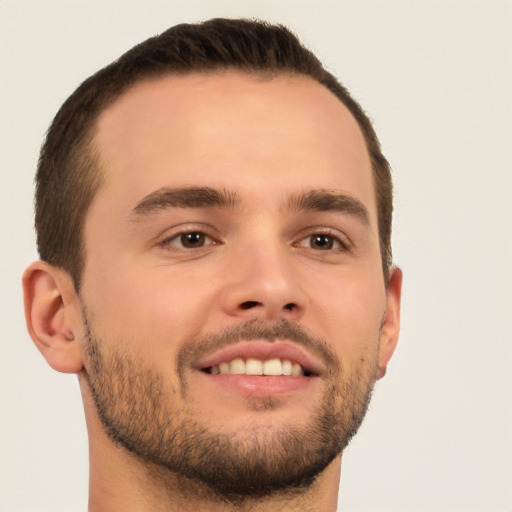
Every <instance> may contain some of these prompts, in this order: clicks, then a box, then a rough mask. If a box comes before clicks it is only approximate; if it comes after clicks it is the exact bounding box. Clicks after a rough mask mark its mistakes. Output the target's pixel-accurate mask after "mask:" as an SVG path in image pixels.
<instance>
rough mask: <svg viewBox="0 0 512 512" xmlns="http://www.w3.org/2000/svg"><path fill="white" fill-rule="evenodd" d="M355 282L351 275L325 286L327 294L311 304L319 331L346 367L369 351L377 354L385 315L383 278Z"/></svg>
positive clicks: (318, 295)
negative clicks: (330, 343)
mask: <svg viewBox="0 0 512 512" xmlns="http://www.w3.org/2000/svg"><path fill="white" fill-rule="evenodd" d="M369 276H370V277H369V278H366V279H364V280H361V279H353V278H352V279H351V278H349V277H348V276H344V278H340V279H339V280H333V281H331V282H330V283H325V285H324V287H323V293H322V294H317V297H318V298H317V300H314V301H312V302H311V306H312V307H311V315H312V316H315V317H316V320H315V324H316V326H317V328H318V329H320V330H319V332H321V333H323V334H324V336H325V337H326V338H327V340H329V341H331V342H332V344H333V348H334V350H335V351H336V352H337V354H338V357H339V358H340V360H341V362H342V364H345V365H347V364H348V362H349V361H355V360H357V359H360V358H361V357H363V354H367V353H368V352H369V351H370V352H374V353H375V354H377V349H378V340H379V329H380V327H381V323H382V319H383V316H384V312H385V307H386V301H385V290H384V285H383V283H381V279H379V276H377V277H376V278H375V279H372V278H371V274H369Z"/></svg>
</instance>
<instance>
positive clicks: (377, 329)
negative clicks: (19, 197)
mask: <svg viewBox="0 0 512 512" xmlns="http://www.w3.org/2000/svg"><path fill="white" fill-rule="evenodd" d="M37 180H38V185H37V198H36V226H37V229H38V243H39V248H40V252H41V258H42V260H44V262H43V263H37V264H36V265H35V266H33V267H32V268H31V270H29V271H27V273H26V276H25V291H26V311H27V318H28V319H29V320H28V323H29V330H30V332H31V334H32V337H33V338H34V340H36V343H37V344H38V347H39V348H40V349H41V351H42V352H43V354H44V355H45V357H46V358H47V360H48V361H49V362H50V364H51V365H52V366H53V367H54V368H56V369H58V370H60V371H67V372H71V371H72V372H76V373H79V375H80V381H81V386H82V393H83V396H84V401H85V404H86V416H87V417H88V425H89V431H90V433H91V432H92V434H91V439H92V442H94V443H97V442H98V441H97V440H98V439H99V438H101V439H109V440H110V441H109V442H111V443H112V444H113V445H115V446H121V447H123V449H124V450H126V451H127V453H130V454H133V455H134V456H135V457H136V458H137V460H138V461H139V462H140V461H143V462H144V464H145V466H146V469H148V468H149V469H150V473H151V474H152V475H154V477H155V479H160V480H161V481H165V482H167V483H168V484H169V482H170V481H171V480H172V479H175V478H176V477H177V475H180V477H183V478H186V479H188V481H189V483H190V482H195V483H196V484H197V485H199V486H203V488H204V486H206V487H207V488H208V489H210V490H212V491H213V493H214V494H215V495H216V496H218V497H220V498H221V499H230V500H240V499H243V497H251V498H257V497H262V496H267V495H270V494H272V493H275V492H278V491H283V492H284V491H290V490H293V489H295V490H296V489H304V488H307V487H310V486H311V485H313V483H314V482H315V480H316V479H317V477H318V475H320V474H323V473H324V472H325V471H327V470H328V468H329V467H332V464H333V461H335V460H338V459H337V457H338V456H339V455H340V453H341V452H342V450H343V449H344V447H345V446H346V445H347V443H348V441H349V439H350V438H351V437H352V435H354V433H355V432H356V430H357V428H358V426H359V424H360V422H361V420H362V418H363V416H364V413H365V411H366V407H367V405H368V403H369V399H370V395H371V391H372V388H373V385H374V383H375V381H376V380H377V379H378V378H379V377H381V376H382V375H384V373H385V369H386V365H387V363H388V361H389V359H390V357H391V355H392V353H393V351H394V348H395V345H396V341H397V336H398V326H399V299H400V286H401V275H400V272H399V271H398V270H397V269H392V268H391V267H390V241H389V238H390V229H391V210H392V207H391V180H390V175H389V168H388V165H387V162H386V160H385V159H384V157H383V156H382V154H381V151H380V148H379V144H378V141H377V139H376V136H375V134H374V132H373V129H372V127H371V125H370V122H369V121H368V119H367V117H366V116H365V115H364V113H363V111H362V110H361V108H360V107H359V106H358V105H357V103H355V102H354V101H353V100H352V99H351V98H350V96H349V95H348V93H347V92H346V90H345V89H344V88H343V87H342V86H341V85H340V84H339V83H338V82H337V81H336V80H335V79H334V78H333V77H332V75H330V74H329V73H328V72H327V71H325V70H324V69H323V67H322V66H321V64H320V63H319V61H318V60H317V59H316V58H315V57H314V56H313V55H312V54H311V53H310V52H309V51H307V50H306V49H304V48H303V47H302V46H301V45H300V44H299V42H298V41H297V40H296V38H295V37H294V36H293V35H292V34H290V33H289V32H288V31H287V30H286V29H284V28H283V27H275V26H269V25H265V24H262V23H256V22H249V21H240V20H237V21H235V20H213V21H210V22H206V23H204V24H200V25H180V26H177V27H174V28H172V29H170V30H169V31H167V32H165V33H164V34H162V35H160V36H158V37H156V38H153V39H150V40H148V41H146V42H144V43H142V44H141V45H139V46H137V47H135V48H134V49H132V50H130V51H129V52H128V53H126V54H125V55H124V56H122V57H121V58H120V59H119V60H118V61H116V62H115V63H113V64H111V65H110V66H108V67H107V68H105V69H103V70H101V71H100V72H98V73H97V74H96V75H94V76H93V77H91V78H89V79H88V80H86V81H85V82H84V83H83V84H82V85H81V86H80V87H79V88H78V90H77V91H76V92H75V93H74V94H73V95H72V96H71V98H70V99H69V100H68V101H67V102H66V103H65V104H64V106H63V107H62V109H61V111H60V112H59V114H58V115H57V117H56V119H55V121H54V123H53V125H52V127H51V128H50V131H49V133H48V136H47V140H46V143H45V145H44V147H43V150H42V155H41V160H40V165H39V171H38V178H37ZM261 374H264V375H261ZM305 440H307V442H304V441H305ZM103 446H106V445H105V444H104V445H103ZM173 481H174V480H173ZM169 485H170V484H169ZM186 487H187V488H188V489H190V488H192V487H191V486H190V485H187V486H186Z"/></svg>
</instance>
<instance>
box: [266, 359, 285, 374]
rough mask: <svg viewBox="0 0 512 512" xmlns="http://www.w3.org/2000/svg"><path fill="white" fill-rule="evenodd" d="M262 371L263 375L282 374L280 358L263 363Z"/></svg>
mask: <svg viewBox="0 0 512 512" xmlns="http://www.w3.org/2000/svg"><path fill="white" fill-rule="evenodd" d="M263 373H264V374H265V375H282V374H283V364H282V363H281V359H270V360H269V361H265V362H264V363H263Z"/></svg>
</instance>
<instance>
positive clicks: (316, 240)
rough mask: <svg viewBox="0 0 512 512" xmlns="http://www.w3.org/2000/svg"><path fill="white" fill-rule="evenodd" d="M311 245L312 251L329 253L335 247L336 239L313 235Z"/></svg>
mask: <svg viewBox="0 0 512 512" xmlns="http://www.w3.org/2000/svg"><path fill="white" fill-rule="evenodd" d="M309 245H310V247H311V248H312V249H317V250H320V251H328V250H330V249H332V248H333V247H334V237H332V236H329V235H322V234H318V235H311V236H310V238H309Z"/></svg>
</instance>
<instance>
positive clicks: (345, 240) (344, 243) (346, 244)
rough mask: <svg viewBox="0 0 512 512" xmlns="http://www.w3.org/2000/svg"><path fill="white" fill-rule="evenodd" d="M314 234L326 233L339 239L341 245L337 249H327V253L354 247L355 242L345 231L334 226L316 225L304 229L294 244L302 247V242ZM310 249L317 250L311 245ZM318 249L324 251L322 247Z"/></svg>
mask: <svg viewBox="0 0 512 512" xmlns="http://www.w3.org/2000/svg"><path fill="white" fill-rule="evenodd" d="M314 235H325V236H329V237H332V238H334V239H335V240H336V241H338V243H339V244H340V246H341V247H339V248H337V249H330V250H326V251H325V252H326V253H327V252H336V251H338V252H344V251H350V250H351V248H352V247H353V244H352V242H351V240H350V238H349V237H348V236H347V235H345V234H344V233H342V232H341V231H338V230H336V229H333V228H328V227H315V226H314V227H311V228H308V229H307V230H306V231H303V232H302V233H301V234H300V236H298V237H297V241H296V242H294V245H295V246H297V247H301V245H299V244H300V242H303V241H304V240H306V239H307V238H309V237H311V236H314ZM310 249H312V250H315V249H313V248H311V247H310ZM316 251H318V252H322V251H321V250H320V249H318V250H316Z"/></svg>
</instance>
